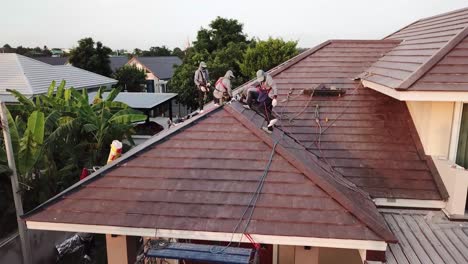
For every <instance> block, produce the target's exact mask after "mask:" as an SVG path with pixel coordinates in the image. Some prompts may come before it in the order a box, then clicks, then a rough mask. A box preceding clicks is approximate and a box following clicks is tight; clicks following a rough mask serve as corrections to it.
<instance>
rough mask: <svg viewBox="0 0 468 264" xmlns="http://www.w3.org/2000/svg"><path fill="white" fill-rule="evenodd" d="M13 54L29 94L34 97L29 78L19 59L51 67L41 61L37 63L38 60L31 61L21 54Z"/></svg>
mask: <svg viewBox="0 0 468 264" xmlns="http://www.w3.org/2000/svg"><path fill="white" fill-rule="evenodd" d="M14 54H16V61H17V63H18V66H19V68H20V70H21V73H23V78H24V81H25V82H26V84H27V85H28V90H29V94H30V95H31V96H32V95H34V90H33V87H32V84H31V82H30V81H29V77H28V76H27V75H26V71H25V70H24V67H23V63H22V62H21V59H24V60H27V61H32V62H33V63H35V62H38V63H42V64H45V65H47V66H51V65H50V64H47V63H45V62H42V61H38V60H35V59H32V58H29V57H27V56H24V55H21V54H18V53H14Z"/></svg>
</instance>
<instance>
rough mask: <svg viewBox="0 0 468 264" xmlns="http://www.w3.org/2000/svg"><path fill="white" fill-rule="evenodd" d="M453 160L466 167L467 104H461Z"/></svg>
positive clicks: (467, 155) (467, 152)
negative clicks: (455, 155)
mask: <svg viewBox="0 0 468 264" xmlns="http://www.w3.org/2000/svg"><path fill="white" fill-rule="evenodd" d="M455 162H456V163H457V164H458V165H460V166H462V167H464V168H468V104H463V110H462V116H461V123H460V133H459V136H458V146H457V158H456V161H455Z"/></svg>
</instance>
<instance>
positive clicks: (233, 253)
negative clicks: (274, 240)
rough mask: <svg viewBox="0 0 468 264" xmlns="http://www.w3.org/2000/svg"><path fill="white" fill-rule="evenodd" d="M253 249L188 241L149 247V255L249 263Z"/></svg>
mask: <svg viewBox="0 0 468 264" xmlns="http://www.w3.org/2000/svg"><path fill="white" fill-rule="evenodd" d="M252 251H253V250H252V249H249V248H238V247H228V248H226V247H225V246H213V245H199V244H188V243H170V244H169V245H168V246H167V247H165V248H162V249H149V250H148V251H147V253H146V256H147V257H152V258H165V259H185V260H192V261H205V262H214V263H229V264H248V263H249V261H250V256H251V254H252Z"/></svg>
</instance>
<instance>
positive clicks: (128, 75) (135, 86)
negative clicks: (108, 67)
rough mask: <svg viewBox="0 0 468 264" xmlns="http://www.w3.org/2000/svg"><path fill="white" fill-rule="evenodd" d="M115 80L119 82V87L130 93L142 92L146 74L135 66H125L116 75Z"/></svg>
mask: <svg viewBox="0 0 468 264" xmlns="http://www.w3.org/2000/svg"><path fill="white" fill-rule="evenodd" d="M114 78H115V79H117V80H118V81H119V83H118V84H117V86H119V87H121V88H122V89H126V90H127V91H129V92H141V91H142V88H141V84H144V83H145V79H146V73H145V71H144V70H142V69H138V68H137V67H136V66H133V65H125V66H123V67H121V68H119V69H117V71H116V72H115V74H114Z"/></svg>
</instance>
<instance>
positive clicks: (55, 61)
mask: <svg viewBox="0 0 468 264" xmlns="http://www.w3.org/2000/svg"><path fill="white" fill-rule="evenodd" d="M33 59H35V60H38V61H41V62H44V63H47V64H50V65H65V64H67V63H68V57H33Z"/></svg>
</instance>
